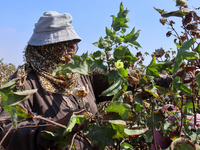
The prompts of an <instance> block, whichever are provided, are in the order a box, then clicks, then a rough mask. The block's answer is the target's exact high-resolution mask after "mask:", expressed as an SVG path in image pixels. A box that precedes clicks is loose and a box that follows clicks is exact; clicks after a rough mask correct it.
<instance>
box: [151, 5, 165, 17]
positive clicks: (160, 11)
mask: <svg viewBox="0 0 200 150" xmlns="http://www.w3.org/2000/svg"><path fill="white" fill-rule="evenodd" d="M154 9H155V10H156V11H157V12H159V13H160V14H161V15H163V14H165V13H166V11H164V10H161V9H158V8H155V7H154Z"/></svg>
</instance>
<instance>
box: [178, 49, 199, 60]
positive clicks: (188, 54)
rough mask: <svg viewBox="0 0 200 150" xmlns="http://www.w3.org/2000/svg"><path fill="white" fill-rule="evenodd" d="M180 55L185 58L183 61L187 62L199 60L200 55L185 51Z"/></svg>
mask: <svg viewBox="0 0 200 150" xmlns="http://www.w3.org/2000/svg"><path fill="white" fill-rule="evenodd" d="M179 53H180V55H181V56H182V57H183V59H186V60H191V59H199V54H198V53H197V52H194V51H190V50H185V51H184V52H183V51H179Z"/></svg>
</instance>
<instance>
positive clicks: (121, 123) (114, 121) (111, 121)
mask: <svg viewBox="0 0 200 150" xmlns="http://www.w3.org/2000/svg"><path fill="white" fill-rule="evenodd" d="M108 122H109V123H111V124H118V125H124V126H126V122H125V121H123V120H108Z"/></svg>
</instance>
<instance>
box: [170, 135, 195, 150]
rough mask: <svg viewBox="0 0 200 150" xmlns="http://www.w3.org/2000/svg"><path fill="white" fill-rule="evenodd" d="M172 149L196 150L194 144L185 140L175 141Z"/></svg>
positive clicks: (178, 139)
mask: <svg viewBox="0 0 200 150" xmlns="http://www.w3.org/2000/svg"><path fill="white" fill-rule="evenodd" d="M170 147H171V149H176V150H194V144H192V142H189V141H188V140H186V139H183V138H177V139H175V140H174V141H173V142H172V143H171V145H170Z"/></svg>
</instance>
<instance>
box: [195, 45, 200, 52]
mask: <svg viewBox="0 0 200 150" xmlns="http://www.w3.org/2000/svg"><path fill="white" fill-rule="evenodd" d="M194 51H195V52H198V53H200V44H198V45H197V47H196V48H195V49H194Z"/></svg>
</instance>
